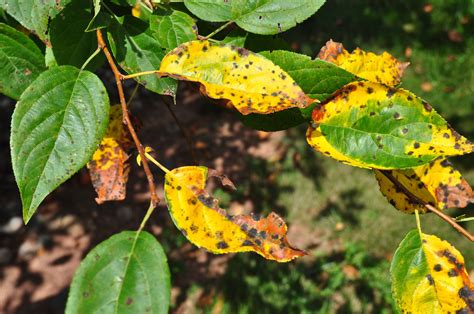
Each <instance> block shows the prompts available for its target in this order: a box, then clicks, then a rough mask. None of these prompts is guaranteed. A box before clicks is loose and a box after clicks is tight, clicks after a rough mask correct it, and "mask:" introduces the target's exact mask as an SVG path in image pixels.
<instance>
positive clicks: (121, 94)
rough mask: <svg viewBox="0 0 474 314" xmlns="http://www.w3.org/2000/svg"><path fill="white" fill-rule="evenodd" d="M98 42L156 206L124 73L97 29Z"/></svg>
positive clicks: (148, 168) (154, 194)
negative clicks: (126, 92) (132, 117)
mask: <svg viewBox="0 0 474 314" xmlns="http://www.w3.org/2000/svg"><path fill="white" fill-rule="evenodd" d="M97 42H98V44H99V47H100V49H102V51H103V52H104V54H105V57H106V58H107V61H108V63H109V66H110V69H111V70H112V72H113V73H114V77H115V82H116V83H117V90H118V94H119V98H120V105H121V106H122V115H123V116H122V119H123V123H124V124H125V125H126V126H127V127H128V130H129V132H130V134H131V135H132V138H133V142H134V143H135V146H136V147H137V149H138V153H139V154H140V157H141V159H142V163H143V170H144V171H145V174H146V178H147V180H148V185H149V187H150V201H151V205H152V206H153V207H156V206H157V205H158V202H159V198H158V195H157V194H156V188H155V182H154V180H153V175H152V174H151V171H150V167H149V166H148V162H147V159H146V157H145V150H144V149H143V145H142V143H141V142H140V140H139V139H138V136H137V133H136V132H135V129H134V128H133V124H132V122H131V121H130V116H129V115H128V110H127V103H126V101H125V94H124V92H123V85H122V77H123V75H122V74H121V73H120V71H119V70H118V68H117V65H116V64H115V61H114V59H113V57H112V54H111V53H110V51H109V49H108V48H107V45H106V44H105V41H104V37H102V32H101V31H100V30H97Z"/></svg>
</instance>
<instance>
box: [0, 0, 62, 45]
mask: <svg viewBox="0 0 474 314" xmlns="http://www.w3.org/2000/svg"><path fill="white" fill-rule="evenodd" d="M70 2H71V0H42V1H38V0H22V1H18V0H3V1H1V2H0V6H3V9H4V10H5V11H7V13H8V14H10V15H11V16H13V17H14V18H15V20H17V21H18V22H20V24H21V25H23V26H24V27H25V28H27V29H29V30H31V31H32V32H33V33H35V34H36V35H38V37H39V38H40V39H42V40H43V41H45V40H47V38H48V26H49V22H50V21H51V19H52V18H54V17H55V16H56V15H57V14H58V13H59V12H60V11H61V10H62V9H64V7H65V6H66V5H67V4H68V3H70Z"/></svg>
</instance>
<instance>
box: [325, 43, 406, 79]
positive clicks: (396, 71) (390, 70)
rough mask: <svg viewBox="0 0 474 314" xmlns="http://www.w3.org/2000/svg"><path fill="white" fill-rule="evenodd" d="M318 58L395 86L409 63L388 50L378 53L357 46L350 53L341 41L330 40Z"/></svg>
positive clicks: (359, 74)
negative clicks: (401, 60) (399, 59)
mask: <svg viewBox="0 0 474 314" xmlns="http://www.w3.org/2000/svg"><path fill="white" fill-rule="evenodd" d="M318 58H320V59H322V60H326V61H329V62H332V63H334V64H336V65H337V66H339V67H341V68H343V69H344V70H347V71H349V72H351V73H353V74H355V75H357V76H358V77H361V78H364V79H366V80H368V81H371V82H376V83H381V84H385V85H387V86H391V87H394V86H396V85H398V84H400V79H401V77H402V75H403V72H404V71H405V69H406V67H407V66H408V63H406V62H405V63H403V62H400V61H398V60H397V59H396V58H395V57H393V56H392V55H391V54H389V53H388V52H383V53H382V54H380V55H377V54H375V53H373V52H365V51H363V50H361V49H359V48H356V49H355V50H354V51H353V52H352V53H349V52H348V51H347V50H346V49H344V47H343V46H342V44H341V43H338V42H334V41H332V40H330V41H328V42H327V43H326V45H325V46H324V47H323V48H322V49H321V51H320V52H319V55H318Z"/></svg>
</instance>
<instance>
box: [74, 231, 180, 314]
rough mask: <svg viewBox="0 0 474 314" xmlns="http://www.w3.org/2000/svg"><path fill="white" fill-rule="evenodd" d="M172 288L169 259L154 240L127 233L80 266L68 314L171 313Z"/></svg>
mask: <svg viewBox="0 0 474 314" xmlns="http://www.w3.org/2000/svg"><path fill="white" fill-rule="evenodd" d="M170 286H171V285H170V272H169V268H168V263H167V261H166V255H165V253H164V252H163V249H162V248H161V245H160V243H158V241H156V239H155V237H154V236H152V235H151V234H149V233H147V232H144V231H142V232H140V233H139V234H137V233H136V232H134V231H124V232H121V233H119V234H116V235H113V236H112V237H110V238H109V239H107V240H105V241H104V242H102V243H100V244H99V245H97V246H96V247H95V248H94V249H92V251H90V252H89V254H87V256H86V258H85V259H84V260H83V261H82V262H81V265H80V266H79V268H78V269H77V271H76V273H75V274H74V279H73V281H72V284H71V289H70V291H69V296H68V299H67V305H66V313H67V314H76V313H106V314H108V313H114V314H125V313H168V309H169V304H170V296H171V293H170V290H171V287H170Z"/></svg>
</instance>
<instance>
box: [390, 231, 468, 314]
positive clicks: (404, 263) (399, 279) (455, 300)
mask: <svg viewBox="0 0 474 314" xmlns="http://www.w3.org/2000/svg"><path fill="white" fill-rule="evenodd" d="M390 272H391V275H392V289H393V292H394V297H395V299H396V300H397V304H398V306H399V307H400V309H401V310H402V312H403V313H473V311H474V286H473V284H472V283H471V281H470V280H469V276H468V274H467V271H466V269H465V267H464V258H463V257H462V255H461V253H459V251H458V250H456V248H455V247H453V246H452V245H451V244H449V243H448V242H446V241H443V240H441V239H439V238H438V237H436V236H433V235H427V234H422V236H421V239H420V235H419V233H418V231H417V230H413V231H411V232H410V233H409V234H408V235H407V236H406V237H405V239H404V240H403V241H402V243H401V244H400V247H399V248H398V249H397V252H396V253H395V255H394V258H393V261H392V266H391V269H390Z"/></svg>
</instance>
